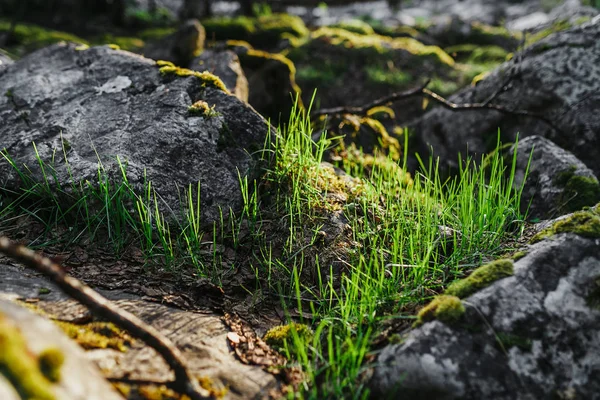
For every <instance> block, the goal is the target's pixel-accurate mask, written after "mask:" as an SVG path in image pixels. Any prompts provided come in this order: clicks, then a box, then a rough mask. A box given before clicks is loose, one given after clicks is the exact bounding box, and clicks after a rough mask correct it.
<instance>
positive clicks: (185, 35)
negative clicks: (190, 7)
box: [143, 19, 206, 67]
mask: <svg viewBox="0 0 600 400" xmlns="http://www.w3.org/2000/svg"><path fill="white" fill-rule="evenodd" d="M205 39H206V31H205V30H204V27H203V26H202V25H201V24H200V22H198V20H196V19H192V20H189V21H186V22H185V23H184V24H183V25H182V26H181V27H180V28H179V29H178V30H177V31H176V32H175V33H172V34H170V35H168V36H165V37H164V38H161V39H159V40H156V41H154V42H150V43H148V44H147V45H146V46H145V47H144V50H143V54H144V56H145V57H148V58H152V59H154V60H165V61H171V62H172V63H175V65H179V66H182V67H185V66H187V65H188V64H189V63H190V62H191V60H192V59H193V58H194V57H195V56H197V55H198V54H199V53H200V52H201V51H202V50H203V49H204V40H205Z"/></svg>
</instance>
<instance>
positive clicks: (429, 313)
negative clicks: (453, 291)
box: [413, 295, 465, 327]
mask: <svg viewBox="0 0 600 400" xmlns="http://www.w3.org/2000/svg"><path fill="white" fill-rule="evenodd" d="M464 313H465V306H464V305H463V304H462V302H461V301H460V299H459V298H458V297H456V296H449V295H441V296H437V297H435V298H434V299H433V300H432V301H431V302H430V303H429V304H428V305H426V306H425V307H423V308H422V309H421V311H419V313H418V314H417V320H416V321H415V323H414V325H413V326H414V327H418V326H420V325H422V324H424V323H425V322H429V321H433V320H438V321H441V322H445V323H453V322H456V321H458V320H459V319H460V318H461V317H462V316H463V314H464Z"/></svg>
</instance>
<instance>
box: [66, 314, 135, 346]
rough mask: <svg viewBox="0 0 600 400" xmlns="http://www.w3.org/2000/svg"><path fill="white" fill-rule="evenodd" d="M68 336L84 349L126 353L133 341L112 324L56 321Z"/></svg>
mask: <svg viewBox="0 0 600 400" xmlns="http://www.w3.org/2000/svg"><path fill="white" fill-rule="evenodd" d="M54 322H55V323H56V324H57V325H58V326H59V327H60V328H61V329H62V330H63V332H65V334H66V335H67V336H69V337H70V338H71V339H73V340H75V341H76V342H77V343H78V344H79V345H80V346H81V347H83V348H84V349H107V348H110V349H115V350H119V351H126V350H127V347H128V346H130V345H131V344H132V343H133V339H131V337H130V336H129V335H128V334H127V333H125V332H124V331H122V330H120V329H119V328H117V327H116V326H115V325H114V324H112V323H110V322H90V323H88V324H83V325H77V324H74V323H71V322H64V321H54Z"/></svg>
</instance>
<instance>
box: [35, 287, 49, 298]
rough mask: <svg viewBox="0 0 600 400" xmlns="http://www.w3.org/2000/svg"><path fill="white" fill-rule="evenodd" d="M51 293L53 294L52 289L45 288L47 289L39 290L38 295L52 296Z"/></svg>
mask: <svg viewBox="0 0 600 400" xmlns="http://www.w3.org/2000/svg"><path fill="white" fill-rule="evenodd" d="M50 292H52V291H51V290H50V289H48V288H45V287H41V288H39V289H38V295H40V296H43V295H46V294H50Z"/></svg>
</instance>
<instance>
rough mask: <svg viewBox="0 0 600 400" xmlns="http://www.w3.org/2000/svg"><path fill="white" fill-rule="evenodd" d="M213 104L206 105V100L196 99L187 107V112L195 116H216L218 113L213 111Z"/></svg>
mask: <svg viewBox="0 0 600 400" xmlns="http://www.w3.org/2000/svg"><path fill="white" fill-rule="evenodd" d="M215 106H216V105H213V106H212V107H211V106H209V105H208V103H207V102H205V101H203V100H198V101H197V102H195V103H194V104H192V105H191V106H189V107H188V113H189V114H190V115H193V116H196V117H204V118H212V117H216V116H218V115H219V113H218V112H216V111H215Z"/></svg>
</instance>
